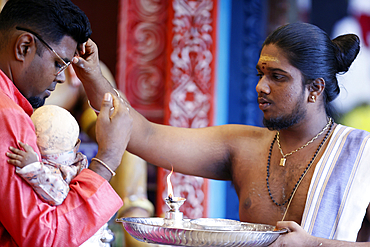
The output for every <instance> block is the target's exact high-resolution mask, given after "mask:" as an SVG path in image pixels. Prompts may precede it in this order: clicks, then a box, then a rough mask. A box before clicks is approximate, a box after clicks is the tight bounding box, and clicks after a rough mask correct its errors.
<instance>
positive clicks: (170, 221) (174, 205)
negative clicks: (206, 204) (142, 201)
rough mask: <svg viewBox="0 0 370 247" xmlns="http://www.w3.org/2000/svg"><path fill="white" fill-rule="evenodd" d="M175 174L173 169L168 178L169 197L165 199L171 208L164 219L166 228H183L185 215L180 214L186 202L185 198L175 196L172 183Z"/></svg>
mask: <svg viewBox="0 0 370 247" xmlns="http://www.w3.org/2000/svg"><path fill="white" fill-rule="evenodd" d="M172 173H173V167H172V170H171V172H170V174H168V176H167V194H168V197H166V198H164V200H165V201H166V204H167V206H168V207H169V208H170V210H169V211H167V212H166V216H165V218H164V225H165V226H173V227H181V226H183V223H184V222H183V213H182V212H180V210H179V208H180V207H181V206H182V204H184V202H185V201H186V199H185V198H183V197H175V196H173V195H174V194H173V189H172V183H171V175H172Z"/></svg>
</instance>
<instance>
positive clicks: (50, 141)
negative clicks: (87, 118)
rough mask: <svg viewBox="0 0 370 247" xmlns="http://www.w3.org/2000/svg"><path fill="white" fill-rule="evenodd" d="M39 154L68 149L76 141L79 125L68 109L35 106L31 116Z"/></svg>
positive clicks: (54, 106)
mask: <svg viewBox="0 0 370 247" xmlns="http://www.w3.org/2000/svg"><path fill="white" fill-rule="evenodd" d="M31 119H32V122H33V124H34V125H35V129H36V135H37V145H38V146H39V149H40V152H41V154H44V155H45V154H57V153H61V152H66V151H70V150H72V149H73V148H74V146H75V145H76V143H77V141H78V135H79V131H80V128H79V125H78V123H77V121H76V119H75V118H74V117H73V116H72V114H71V113H69V111H67V110H66V109H64V108H61V107H59V106H56V105H44V106H42V107H39V108H37V109H36V110H35V111H34V113H33V114H32V116H31Z"/></svg>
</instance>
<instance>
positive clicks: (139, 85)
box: [117, 0, 217, 218]
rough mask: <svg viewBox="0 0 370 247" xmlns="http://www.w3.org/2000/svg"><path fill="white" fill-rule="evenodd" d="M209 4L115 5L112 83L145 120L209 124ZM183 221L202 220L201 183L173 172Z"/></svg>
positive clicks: (162, 191) (162, 175)
mask: <svg viewBox="0 0 370 247" xmlns="http://www.w3.org/2000/svg"><path fill="white" fill-rule="evenodd" d="M216 3H217V1H215V0H203V1H199V0H172V1H165V0H141V1H134V0H121V8H120V22H119V30H118V32H119V53H118V67H117V72H118V73H117V82H118V83H119V84H118V87H119V89H121V90H122V91H123V92H125V94H126V96H127V97H128V99H129V101H130V102H131V104H132V106H133V107H134V108H135V109H136V110H138V111H139V112H140V113H142V114H143V115H144V116H145V117H146V118H148V119H149V120H151V121H154V122H158V123H162V124H163V123H164V124H169V125H172V126H178V127H187V128H200V127H206V126H211V125H212V124H213V104H214V103H213V98H214V63H215V60H214V57H215V36H216V34H215V32H216V22H215V20H216ZM168 174H169V172H168V171H165V170H163V169H160V168H159V169H158V179H157V185H158V186H157V190H158V192H157V205H156V206H157V207H156V209H157V215H163V213H164V212H165V211H168V207H167V205H166V204H165V202H164V200H163V199H164V198H165V197H167V190H166V177H167V175H168ZM171 181H172V183H173V188H174V196H182V197H184V198H186V199H187V200H186V202H185V203H184V205H183V206H182V207H181V208H180V210H181V211H182V212H183V213H184V217H185V218H200V217H207V210H206V209H207V205H206V202H207V200H206V197H207V184H208V182H207V180H206V179H203V178H199V177H193V176H185V175H182V174H179V173H176V171H175V173H174V174H173V175H172V176H171Z"/></svg>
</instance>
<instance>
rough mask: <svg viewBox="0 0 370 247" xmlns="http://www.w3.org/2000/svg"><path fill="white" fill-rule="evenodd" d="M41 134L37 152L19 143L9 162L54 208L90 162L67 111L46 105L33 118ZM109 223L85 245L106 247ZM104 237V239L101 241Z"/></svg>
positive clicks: (76, 128) (10, 154)
mask: <svg viewBox="0 0 370 247" xmlns="http://www.w3.org/2000/svg"><path fill="white" fill-rule="evenodd" d="M31 119H32V122H33V124H34V125H35V130H36V135H37V146H38V147H39V150H40V154H41V161H40V160H39V157H38V155H37V153H36V152H35V151H34V150H33V149H32V147H31V146H29V145H28V144H26V143H22V142H20V141H19V142H18V143H19V146H20V148H22V149H23V150H21V149H18V148H15V147H9V149H10V151H12V152H13V153H11V152H7V153H6V155H7V156H8V158H9V160H8V163H9V164H12V165H15V166H16V173H17V174H19V175H20V176H21V177H22V178H23V179H25V180H26V181H27V182H28V183H29V184H30V185H31V186H32V188H33V189H34V190H35V191H36V193H37V194H38V195H39V196H40V197H41V199H42V200H43V201H45V202H47V203H49V204H50V205H53V206H57V205H60V204H62V203H63V201H64V199H65V198H66V197H67V195H68V192H69V183H70V182H71V180H72V179H73V178H74V177H76V176H77V175H78V174H79V173H80V172H81V171H82V170H83V169H85V168H87V166H88V161H87V158H86V156H85V155H83V154H82V153H80V152H78V148H79V146H80V142H81V141H80V140H79V138H78V136H79V130H80V129H79V125H78V123H77V121H76V119H75V118H74V117H73V116H72V115H71V114H70V113H69V112H68V111H67V110H65V109H63V108H61V107H59V106H55V105H44V106H42V107H40V108H38V109H36V110H35V112H34V113H33V114H32V116H31ZM106 230H108V228H107V224H106V225H105V226H103V227H102V228H101V229H100V230H99V231H98V232H97V233H96V234H95V235H94V236H93V237H91V238H90V239H89V240H88V241H86V242H85V243H84V244H83V245H88V246H106V245H105V244H104V243H103V242H102V241H104V242H109V240H108V239H112V237H111V236H110V235H109V234H110V233H109V232H107V231H106ZM102 238H103V240H101V239H102Z"/></svg>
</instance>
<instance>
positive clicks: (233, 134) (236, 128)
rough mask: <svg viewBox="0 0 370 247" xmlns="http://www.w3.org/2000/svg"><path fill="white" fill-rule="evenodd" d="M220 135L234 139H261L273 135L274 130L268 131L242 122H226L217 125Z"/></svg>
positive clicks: (269, 137)
mask: <svg viewBox="0 0 370 247" xmlns="http://www.w3.org/2000/svg"><path fill="white" fill-rule="evenodd" d="M217 128H219V129H220V130H219V131H220V132H221V134H222V135H224V136H225V137H226V138H228V139H230V140H234V141H238V140H239V139H244V140H248V141H253V140H255V141H261V140H265V139H268V140H270V139H271V137H272V138H273V136H274V135H275V131H270V130H268V129H267V128H264V127H256V126H251V125H242V124H227V125H222V126H218V127H217Z"/></svg>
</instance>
